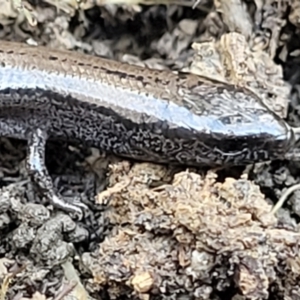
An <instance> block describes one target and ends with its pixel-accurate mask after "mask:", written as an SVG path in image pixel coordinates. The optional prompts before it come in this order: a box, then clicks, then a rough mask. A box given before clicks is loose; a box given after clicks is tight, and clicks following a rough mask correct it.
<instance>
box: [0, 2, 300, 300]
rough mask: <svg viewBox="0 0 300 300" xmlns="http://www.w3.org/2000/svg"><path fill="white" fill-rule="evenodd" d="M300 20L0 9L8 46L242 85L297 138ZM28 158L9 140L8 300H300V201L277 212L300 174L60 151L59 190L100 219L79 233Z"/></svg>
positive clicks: (216, 12) (107, 6)
mask: <svg viewBox="0 0 300 300" xmlns="http://www.w3.org/2000/svg"><path fill="white" fill-rule="evenodd" d="M299 12H300V6H299V1H297V0H286V1H282V0H265V1H261V0H249V1H245V0H215V1H213V0H201V1H189V0H131V1H129V0H122V1H121V0H117V1H109V0H97V1H92V0H82V1H77V0H61V1H55V0H43V1H31V0H30V1H29V0H27V1H25V0H0V24H1V27H0V33H1V39H2V40H11V41H19V42H23V43H30V44H32V45H45V46H47V47H49V48H55V49H69V50H72V51H78V52H84V53H87V54H90V55H99V56H106V57H108V58H111V59H114V60H118V61H124V62H127V63H131V64H136V65H141V66H145V67H149V68H155V69H171V70H173V71H174V72H178V71H187V72H193V73H196V74H198V75H201V76H206V77H211V78H213V79H217V80H221V81H225V82H231V83H233V84H235V85H238V86H244V87H247V88H249V89H251V90H252V91H254V92H255V93H256V94H258V95H259V96H260V98H261V99H262V101H263V102H264V103H265V104H266V105H267V106H268V108H269V109H271V110H272V111H274V112H275V113H276V114H277V115H278V116H279V117H281V118H284V119H286V120H287V122H289V124H290V125H292V126H295V127H297V126H299V125H300V105H299V99H300V85H299V83H300V72H299V70H300V48H299V45H300V44H299V40H300V30H299V29H300V26H299V24H300V21H299V20H300V19H299V16H300V13H299ZM0 43H1V41H0ZM0 131H1V130H0ZM295 152H297V149H295ZM298 152H299V150H298ZM25 155H26V143H25V142H24V141H16V140H13V139H8V138H4V137H0V253H1V256H0V282H1V288H0V289H1V291H0V300H2V299H3V300H4V299H49V298H51V299H71V298H72V299H108V300H109V299H143V300H152V299H155V300H156V299H185V300H186V299H199V300H200V299H213V300H219V299H245V300H246V299H250V300H265V299H272V300H273V299H274V300H281V299H282V300H283V299H291V300H294V299H295V300H296V299H298V298H299V296H298V295H299V294H300V285H299V278H300V267H299V262H300V257H299V255H300V254H299V251H298V245H299V242H300V232H299V228H300V227H299V225H298V222H299V215H300V209H299V203H300V202H299V201H300V200H299V199H300V192H299V191H295V192H294V193H293V195H291V196H290V197H289V198H288V199H287V201H286V203H285V204H284V206H283V207H282V208H280V209H279V210H278V212H277V214H276V215H274V214H273V213H272V209H273V208H274V204H275V203H276V202H277V201H278V199H279V198H280V197H281V195H284V193H285V192H286V190H287V189H289V188H291V187H292V186H293V185H295V184H299V183H300V177H299V171H298V170H299V167H300V165H299V163H298V162H294V161H280V162H278V161H274V162H267V163H261V164H255V165H253V166H248V167H246V168H243V169H241V168H232V169H231V170H208V171H206V170H197V169H184V168H171V167H169V168H167V167H165V166H161V165H155V164H148V163H142V162H140V163H133V162H130V161H127V160H123V159H120V158H116V157H113V156H111V155H107V154H105V153H101V149H85V148H84V147H82V146H81V145H71V144H67V143H62V142H50V141H49V143H48V145H47V153H46V164H47V166H48V169H49V172H50V174H51V176H52V178H53V182H54V185H55V187H56V189H57V190H58V191H59V192H60V193H61V194H62V195H63V196H64V197H65V198H68V199H70V201H81V202H84V203H85V204H86V205H88V206H89V207H90V211H91V212H90V214H88V215H86V216H85V219H84V220H82V221H81V222H78V221H76V220H73V219H71V218H70V216H69V215H68V214H66V213H65V212H62V211H59V210H57V209H55V208H53V207H52V206H51V205H49V204H48V203H47V201H45V200H46V199H43V198H41V197H40V196H39V194H38V193H37V191H36V189H35V186H34V185H33V184H32V182H31V181H30V180H29V177H28V174H27V172H26V169H25V167H24V158H25Z"/></svg>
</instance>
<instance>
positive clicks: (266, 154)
mask: <svg viewBox="0 0 300 300" xmlns="http://www.w3.org/2000/svg"><path fill="white" fill-rule="evenodd" d="M0 135H1V136H7V137H13V138H18V139H25V140H27V141H28V157H27V168H28V170H29V172H30V174H31V175H32V178H33V180H34V181H35V182H36V183H37V184H38V185H39V187H40V188H41V189H42V190H43V191H44V193H45V195H46V196H47V198H48V199H49V200H50V201H51V202H52V204H53V205H55V206H56V207H58V208H61V209H64V210H67V211H70V212H75V213H76V214H78V215H81V214H82V208H81V207H80V206H77V205H74V204H71V203H67V202H66V201H64V200H63V199H62V198H61V197H60V196H59V195H58V194H56V193H55V191H54V187H53V183H52V180H51V178H50V176H49V174H48V172H47V169H46V167H45V161H44V160H45V144H46V140H47V139H63V140H66V141H78V142H81V143H84V144H86V145H87V146H94V147H98V148H101V149H102V150H104V151H106V152H109V153H113V154H115V155H118V156H122V157H127V158H132V159H135V160H140V161H152V162H155V163H165V164H180V165H184V166H193V167H197V166H199V167H201V166H211V167H215V166H232V165H246V164H250V163H254V162H259V161H266V160H273V159H284V158H285V156H286V154H287V153H288V152H289V151H290V150H291V149H292V148H293V147H294V144H295V143H296V140H297V139H296V137H295V133H294V131H293V129H292V128H290V127H289V126H288V125H287V124H286V122H284V121H283V120H281V119H280V118H279V117H277V116H276V115H275V114H274V113H272V112H271V111H270V110H269V109H268V108H267V107H266V106H265V105H264V104H263V103H262V102H261V100H260V99H259V98H258V97H257V96H256V95H255V94H254V93H252V92H251V91H249V90H247V89H244V88H237V87H235V86H233V85H230V84H225V83H222V82H218V81H215V80H212V79H209V78H205V77H200V76H197V75H193V74H184V73H179V74H175V73H173V72H171V71H158V70H151V69H147V68H142V67H137V66H132V65H128V64H124V63H120V62H116V61H112V60H108V59H104V58H100V57H95V56H92V55H83V54H79V53H75V52H72V51H55V50H51V49H48V48H44V47H34V46H28V45H25V44H19V43H13V42H5V41H1V42H0Z"/></svg>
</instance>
